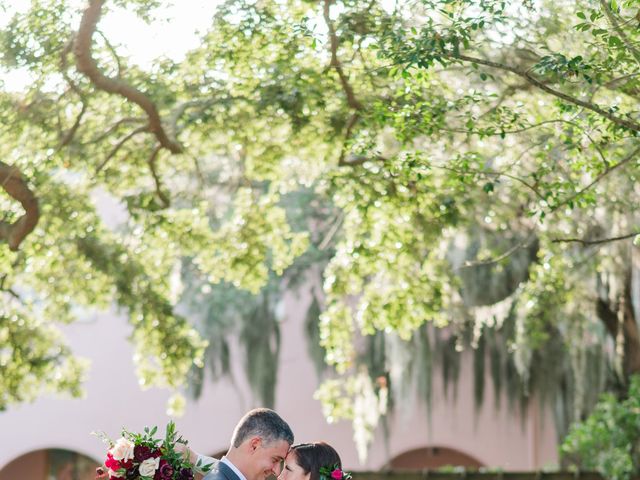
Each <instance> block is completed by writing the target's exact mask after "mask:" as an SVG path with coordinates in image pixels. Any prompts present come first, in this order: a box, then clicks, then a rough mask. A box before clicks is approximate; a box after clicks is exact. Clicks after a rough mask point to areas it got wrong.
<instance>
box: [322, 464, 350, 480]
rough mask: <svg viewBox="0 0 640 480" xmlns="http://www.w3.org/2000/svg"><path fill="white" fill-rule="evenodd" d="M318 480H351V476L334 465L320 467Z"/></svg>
mask: <svg viewBox="0 0 640 480" xmlns="http://www.w3.org/2000/svg"><path fill="white" fill-rule="evenodd" d="M320 480H351V474H350V473H348V472H345V471H344V470H342V468H340V466H338V465H337V464H335V465H330V466H325V467H320Z"/></svg>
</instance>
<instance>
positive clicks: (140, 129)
mask: <svg viewBox="0 0 640 480" xmlns="http://www.w3.org/2000/svg"><path fill="white" fill-rule="evenodd" d="M148 131H149V126H148V125H143V126H141V127H138V128H136V129H135V130H133V131H132V132H130V133H128V134H127V135H125V136H124V137H122V138H121V139H120V141H119V142H118V143H116V144H115V145H114V147H113V148H112V149H111V151H110V152H109V154H108V155H107V157H106V158H105V159H104V160H103V161H102V163H101V164H100V165H98V168H96V174H98V173H100V172H101V171H102V169H103V168H104V167H105V166H106V165H107V163H108V162H109V160H111V159H112V158H113V157H114V156H115V154H116V153H118V150H120V149H121V148H122V146H123V145H124V144H125V143H127V142H128V141H129V140H131V139H132V138H133V137H135V136H136V135H138V134H139V133H142V132H148Z"/></svg>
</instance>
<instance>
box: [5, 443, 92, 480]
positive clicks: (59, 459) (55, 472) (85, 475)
mask: <svg viewBox="0 0 640 480" xmlns="http://www.w3.org/2000/svg"><path fill="white" fill-rule="evenodd" d="M99 465H100V462H98V461H96V460H93V459H92V458H89V457H87V456H86V455H83V454H81V453H78V452H74V451H71V450H64V449H60V448H49V449H45V450H36V451H33V452H29V453H27V454H25V455H21V456H20V457H18V458H16V459H15V460H12V461H11V462H9V463H8V464H7V465H6V466H5V467H4V468H3V469H2V470H0V480H15V479H17V478H24V479H29V480H94V479H95V476H96V467H98V466H99Z"/></svg>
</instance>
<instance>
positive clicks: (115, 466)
mask: <svg viewBox="0 0 640 480" xmlns="http://www.w3.org/2000/svg"><path fill="white" fill-rule="evenodd" d="M104 466H105V467H107V468H109V469H111V470H113V471H114V472H115V471H116V470H119V469H120V468H122V465H120V462H119V461H118V460H116V459H115V458H113V455H111V454H110V453H107V459H106V460H105V462H104Z"/></svg>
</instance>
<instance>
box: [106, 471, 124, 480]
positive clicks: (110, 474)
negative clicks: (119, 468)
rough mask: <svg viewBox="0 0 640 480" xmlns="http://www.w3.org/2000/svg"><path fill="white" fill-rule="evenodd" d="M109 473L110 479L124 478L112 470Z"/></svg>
mask: <svg viewBox="0 0 640 480" xmlns="http://www.w3.org/2000/svg"><path fill="white" fill-rule="evenodd" d="M108 473H109V478H112V477H116V478H122V476H121V475H120V474H119V473H118V472H115V471H113V470H111V469H109V470H108Z"/></svg>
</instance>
